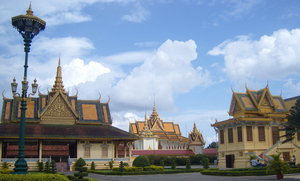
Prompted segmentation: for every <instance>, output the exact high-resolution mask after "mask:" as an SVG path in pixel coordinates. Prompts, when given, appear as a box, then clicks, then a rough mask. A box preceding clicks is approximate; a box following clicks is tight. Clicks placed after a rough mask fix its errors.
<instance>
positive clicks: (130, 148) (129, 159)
mask: <svg viewBox="0 0 300 181" xmlns="http://www.w3.org/2000/svg"><path fill="white" fill-rule="evenodd" d="M131 143H132V142H129V161H131Z"/></svg>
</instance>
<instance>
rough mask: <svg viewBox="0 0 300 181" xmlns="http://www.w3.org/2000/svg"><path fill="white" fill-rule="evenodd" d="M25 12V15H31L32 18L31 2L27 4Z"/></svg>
mask: <svg viewBox="0 0 300 181" xmlns="http://www.w3.org/2000/svg"><path fill="white" fill-rule="evenodd" d="M26 12H27V14H26V15H31V16H33V11H32V9H31V1H30V4H29V8H28V10H27V11H26Z"/></svg>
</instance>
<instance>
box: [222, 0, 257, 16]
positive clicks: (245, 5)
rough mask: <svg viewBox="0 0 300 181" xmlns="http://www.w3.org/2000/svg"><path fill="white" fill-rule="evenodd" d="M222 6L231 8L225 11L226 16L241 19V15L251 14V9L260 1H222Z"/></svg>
mask: <svg viewBox="0 0 300 181" xmlns="http://www.w3.org/2000/svg"><path fill="white" fill-rule="evenodd" d="M223 3H224V4H226V5H227V6H229V7H230V8H232V9H231V10H229V11H227V14H228V15H230V16H234V17H241V16H242V15H245V14H248V13H249V12H251V10H252V9H253V7H254V6H255V5H257V4H259V3H260V0H239V1H236V0H227V1H223Z"/></svg>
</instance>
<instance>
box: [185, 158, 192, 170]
mask: <svg viewBox="0 0 300 181" xmlns="http://www.w3.org/2000/svg"><path fill="white" fill-rule="evenodd" d="M185 168H186V169H191V162H190V159H188V158H187V159H186V164H185Z"/></svg>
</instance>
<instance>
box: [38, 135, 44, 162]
mask: <svg viewBox="0 0 300 181" xmlns="http://www.w3.org/2000/svg"><path fill="white" fill-rule="evenodd" d="M42 150H43V141H42V140H39V162H41V161H42V155H43V153H42Z"/></svg>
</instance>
